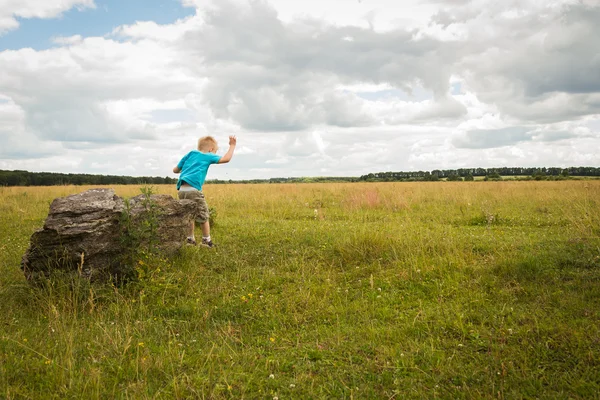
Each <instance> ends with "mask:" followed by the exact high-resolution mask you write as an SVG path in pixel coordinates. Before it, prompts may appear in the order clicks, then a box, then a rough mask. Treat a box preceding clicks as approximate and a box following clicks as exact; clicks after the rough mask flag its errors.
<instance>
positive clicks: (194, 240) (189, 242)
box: [186, 237, 196, 246]
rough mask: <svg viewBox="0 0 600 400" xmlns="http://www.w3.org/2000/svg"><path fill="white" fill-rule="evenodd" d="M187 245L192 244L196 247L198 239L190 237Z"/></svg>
mask: <svg viewBox="0 0 600 400" xmlns="http://www.w3.org/2000/svg"><path fill="white" fill-rule="evenodd" d="M186 243H187V244H190V245H192V246H195V245H196V239H194V238H191V237H189V238H187V239H186Z"/></svg>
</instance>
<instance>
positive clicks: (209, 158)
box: [177, 150, 221, 190]
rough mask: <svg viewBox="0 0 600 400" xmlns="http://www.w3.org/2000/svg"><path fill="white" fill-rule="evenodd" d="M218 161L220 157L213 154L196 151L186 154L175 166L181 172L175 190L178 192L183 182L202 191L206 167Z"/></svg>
mask: <svg viewBox="0 0 600 400" xmlns="http://www.w3.org/2000/svg"><path fill="white" fill-rule="evenodd" d="M220 159H221V156H218V155H216V154H213V153H202V152H200V151H198V150H192V151H190V152H189V153H187V154H186V155H185V156H183V158H182V159H181V161H179V164H177V168H179V169H180V170H181V174H180V175H179V180H178V181H177V190H179V188H180V187H181V184H182V183H183V181H185V182H187V184H188V185H190V186H193V187H194V188H196V189H198V190H202V185H203V184H204V180H205V179H206V173H207V172H208V167H210V165H211V164H216V163H218V162H219V160H220Z"/></svg>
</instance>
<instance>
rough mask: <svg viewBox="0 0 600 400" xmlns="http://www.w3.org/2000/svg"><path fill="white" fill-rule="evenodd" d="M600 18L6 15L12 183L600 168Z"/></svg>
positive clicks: (165, 1) (239, 12)
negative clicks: (230, 140) (191, 158)
mask: <svg viewBox="0 0 600 400" xmlns="http://www.w3.org/2000/svg"><path fill="white" fill-rule="evenodd" d="M598 38H600V0H503V1H496V0H403V1H399V0H303V1H296V0H264V1H262V0H250V1H248V0H214V1H211V0H0V169H9V170H12V169H25V170H29V171H52V172H70V173H98V174H115V175H132V176H145V175H151V176H173V177H174V176H175V175H174V174H172V172H171V170H172V168H173V166H174V165H175V164H176V163H177V161H178V160H179V159H180V158H181V157H182V156H183V155H184V154H185V153H186V152H187V151H189V150H191V149H192V148H194V146H195V143H196V140H197V138H198V137H200V136H204V135H209V134H210V135H213V136H215V137H216V138H217V140H218V141H219V144H220V149H219V153H220V154H223V153H224V152H225V151H226V150H227V136H228V135H231V134H233V135H236V136H237V137H238V147H237V150H236V154H235V156H234V158H233V160H232V162H231V163H230V164H227V165H223V166H215V167H213V168H211V171H210V173H209V178H219V179H251V178H270V177H291V176H359V175H362V174H367V173H370V172H383V171H409V170H433V169H444V168H466V167H500V166H599V165H600V40H599V39H598Z"/></svg>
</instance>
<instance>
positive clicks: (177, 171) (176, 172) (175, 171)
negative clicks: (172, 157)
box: [173, 167, 181, 174]
mask: <svg viewBox="0 0 600 400" xmlns="http://www.w3.org/2000/svg"><path fill="white" fill-rule="evenodd" d="M180 172H181V170H180V169H179V167H175V168H173V173H175V174H178V173H180Z"/></svg>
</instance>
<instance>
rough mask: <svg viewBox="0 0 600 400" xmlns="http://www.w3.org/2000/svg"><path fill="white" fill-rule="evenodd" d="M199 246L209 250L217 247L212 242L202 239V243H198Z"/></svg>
mask: <svg viewBox="0 0 600 400" xmlns="http://www.w3.org/2000/svg"><path fill="white" fill-rule="evenodd" d="M200 244H201V245H202V246H204V247H210V248H212V247H216V246H217V245H216V244H214V243H213V241H212V240H206V239H204V238H202V243H200Z"/></svg>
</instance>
